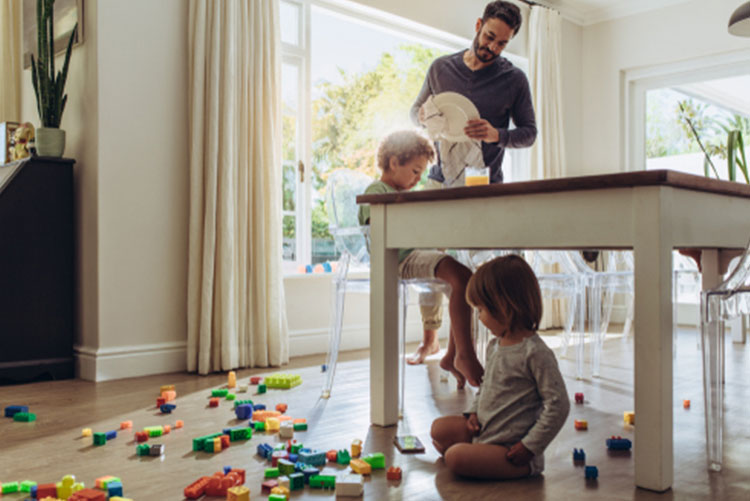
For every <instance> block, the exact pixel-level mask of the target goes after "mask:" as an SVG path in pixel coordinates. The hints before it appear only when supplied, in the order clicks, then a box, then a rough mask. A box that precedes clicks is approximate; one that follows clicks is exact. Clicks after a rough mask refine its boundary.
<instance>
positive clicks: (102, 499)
mask: <svg viewBox="0 0 750 501" xmlns="http://www.w3.org/2000/svg"><path fill="white" fill-rule="evenodd" d="M68 501H107V493H106V492H104V491H98V490H96V489H81V490H80V491H78V492H76V493H74V494H73V495H72V496H70V497H69V498H68Z"/></svg>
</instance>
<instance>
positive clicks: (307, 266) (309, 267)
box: [305, 264, 313, 273]
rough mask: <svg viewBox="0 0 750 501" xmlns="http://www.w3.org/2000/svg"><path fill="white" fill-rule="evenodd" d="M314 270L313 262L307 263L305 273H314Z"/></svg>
mask: <svg viewBox="0 0 750 501" xmlns="http://www.w3.org/2000/svg"><path fill="white" fill-rule="evenodd" d="M312 272H313V267H312V265H311V264H307V265H305V273H312Z"/></svg>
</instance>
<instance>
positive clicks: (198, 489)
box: [183, 477, 211, 499]
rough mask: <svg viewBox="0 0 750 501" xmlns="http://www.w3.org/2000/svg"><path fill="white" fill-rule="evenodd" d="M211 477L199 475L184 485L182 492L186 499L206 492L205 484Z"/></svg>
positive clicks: (195, 497) (194, 497)
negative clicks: (196, 478) (193, 480)
mask: <svg viewBox="0 0 750 501" xmlns="http://www.w3.org/2000/svg"><path fill="white" fill-rule="evenodd" d="M210 478H211V477H201V478H199V479H198V480H196V481H195V482H193V483H192V484H190V485H188V486H187V487H185V490H184V491H183V494H184V495H185V497H186V498H188V499H198V498H199V497H201V496H203V494H205V493H206V486H207V485H208V480H209V479H210Z"/></svg>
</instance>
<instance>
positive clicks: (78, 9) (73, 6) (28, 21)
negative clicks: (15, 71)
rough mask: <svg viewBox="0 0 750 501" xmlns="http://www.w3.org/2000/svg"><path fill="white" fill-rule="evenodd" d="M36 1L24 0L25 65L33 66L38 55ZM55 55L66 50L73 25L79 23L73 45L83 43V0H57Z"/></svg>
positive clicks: (25, 66)
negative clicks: (33, 57) (33, 56)
mask: <svg viewBox="0 0 750 501" xmlns="http://www.w3.org/2000/svg"><path fill="white" fill-rule="evenodd" d="M36 1H37V0H23V67H24V69H25V68H29V67H30V66H31V54H32V53H33V54H34V55H35V57H36V54H38V52H37V50H36V42H37V34H36ZM54 16H55V55H58V54H61V53H64V52H65V48H66V47H67V45H68V39H69V38H70V33H71V31H73V26H75V25H76V23H78V28H77V29H76V35H75V38H74V39H73V46H74V47H75V46H76V45H79V44H82V43H83V0H55V12H54Z"/></svg>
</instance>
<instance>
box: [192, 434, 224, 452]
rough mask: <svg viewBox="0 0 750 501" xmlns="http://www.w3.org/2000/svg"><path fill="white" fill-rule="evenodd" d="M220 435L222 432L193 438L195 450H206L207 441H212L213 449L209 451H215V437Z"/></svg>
mask: <svg viewBox="0 0 750 501" xmlns="http://www.w3.org/2000/svg"><path fill="white" fill-rule="evenodd" d="M219 436H221V433H214V434H212V435H205V436H203V437H198V438H194V439H193V451H195V452H200V451H203V450H206V443H207V442H211V450H210V451H208V452H213V451H214V445H213V439H215V438H216V437H219Z"/></svg>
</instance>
